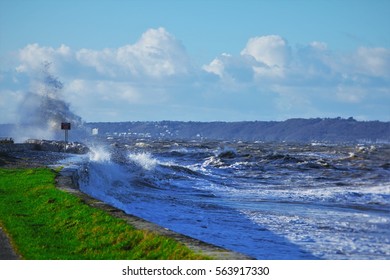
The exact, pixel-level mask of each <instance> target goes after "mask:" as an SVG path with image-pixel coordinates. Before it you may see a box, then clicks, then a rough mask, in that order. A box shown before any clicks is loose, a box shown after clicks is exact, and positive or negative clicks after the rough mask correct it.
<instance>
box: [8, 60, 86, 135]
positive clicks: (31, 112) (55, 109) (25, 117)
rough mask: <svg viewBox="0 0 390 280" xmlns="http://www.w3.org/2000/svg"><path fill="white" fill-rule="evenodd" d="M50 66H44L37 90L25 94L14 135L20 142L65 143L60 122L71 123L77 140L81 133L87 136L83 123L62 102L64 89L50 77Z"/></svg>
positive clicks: (35, 83) (36, 83)
mask: <svg viewBox="0 0 390 280" xmlns="http://www.w3.org/2000/svg"><path fill="white" fill-rule="evenodd" d="M50 65H51V63H49V62H45V63H44V64H43V71H42V73H41V75H42V76H41V77H40V79H39V80H37V81H34V88H35V89H34V90H33V91H29V92H28V93H26V95H25V98H24V99H23V101H22V102H21V104H20V106H19V117H20V119H19V122H18V125H17V126H16V128H15V129H14V132H13V134H14V135H15V138H16V140H17V141H24V140H26V139H28V138H36V139H56V140H59V139H63V132H61V130H60V127H61V122H69V123H71V124H72V130H75V131H76V132H77V134H78V136H80V133H81V134H84V135H85V132H86V129H85V128H84V122H83V121H82V119H81V117H79V116H77V115H76V114H74V113H73V112H72V111H71V110H70V104H69V103H67V102H65V101H64V100H63V99H62V98H61V92H62V89H63V87H64V85H63V83H62V82H61V81H60V80H59V79H58V78H57V77H54V76H53V75H52V74H51V73H50ZM84 135H83V136H84Z"/></svg>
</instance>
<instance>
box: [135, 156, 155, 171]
mask: <svg viewBox="0 0 390 280" xmlns="http://www.w3.org/2000/svg"><path fill="white" fill-rule="evenodd" d="M128 157H129V159H130V160H131V161H132V162H134V163H135V164H137V165H139V166H141V167H142V168H143V169H145V170H153V169H154V168H155V167H156V166H157V164H158V163H159V162H158V161H157V159H155V158H153V157H152V156H151V154H150V153H137V154H132V153H130V154H129V155H128Z"/></svg>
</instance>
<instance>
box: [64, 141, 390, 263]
mask: <svg viewBox="0 0 390 280" xmlns="http://www.w3.org/2000/svg"><path fill="white" fill-rule="evenodd" d="M90 149H91V151H90V153H89V154H87V155H83V156H74V157H72V158H70V159H67V162H68V163H69V164H70V165H74V164H76V165H77V166H78V170H79V177H80V179H79V184H80V188H81V190H82V191H83V192H85V193H86V194H88V195H90V196H92V197H95V198H97V199H99V200H102V201H105V202H106V203H108V204H111V205H113V206H114V207H116V208H119V209H122V210H123V211H125V212H126V213H129V214H132V215H136V216H139V217H141V218H143V219H145V220H148V221H150V222H153V223H156V224H159V225H161V226H163V227H165V228H169V229H171V230H173V231H176V232H179V233H181V234H185V235H188V236H191V237H193V238H196V239H200V240H202V241H205V242H208V243H211V244H214V245H217V246H221V247H224V248H226V249H230V250H233V251H237V252H240V253H243V254H246V255H248V256H250V257H252V258H255V259H274V260H283V259H287V260H293V259H298V260H305V259H310V260H313V259H328V260H337V259H344V260H345V259H346V260H352V259H363V260H366V259H375V260H378V259H390V144H388V143H363V144H356V143H354V144H332V143H320V142H315V143H284V142H275V143H266V142H242V141H210V140H205V139H203V140H202V139H198V140H159V139H129V138H124V137H108V138H107V139H104V140H100V141H98V142H96V143H93V144H90Z"/></svg>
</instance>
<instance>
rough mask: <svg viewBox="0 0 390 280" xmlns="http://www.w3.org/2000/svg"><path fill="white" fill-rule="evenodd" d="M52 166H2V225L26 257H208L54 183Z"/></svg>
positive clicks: (0, 200)
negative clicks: (19, 167)
mask: <svg viewBox="0 0 390 280" xmlns="http://www.w3.org/2000/svg"><path fill="white" fill-rule="evenodd" d="M55 176H56V174H55V172H54V171H53V170H51V169H48V168H34V169H0V225H1V226H2V227H4V228H5V229H6V230H7V232H8V234H9V235H10V236H11V239H12V242H13V245H14V247H15V248H16V250H17V251H18V253H19V254H20V255H21V256H22V257H23V258H24V259H35V260H38V259H45V260H54V259H60V260H68V259H91V260H92V259H105V260H113V259H138V260H140V259H165V260H168V259H206V258H207V257H205V256H202V255H199V254H196V253H194V252H193V251H191V250H190V249H188V248H187V247H185V246H184V245H182V244H180V243H178V242H176V241H175V240H173V239H170V238H167V237H163V236H158V235H156V234H153V233H151V232H147V231H142V230H137V229H134V228H133V227H132V226H131V225H128V224H127V223H126V222H125V221H123V220H121V219H118V218H115V217H112V216H111V215H109V214H108V213H106V212H104V211H103V210H99V209H96V208H93V207H91V206H88V205H86V204H84V203H83V202H82V201H81V200H80V199H79V198H77V197H75V196H73V195H71V194H69V193H66V192H63V191H61V190H58V189H56V188H55Z"/></svg>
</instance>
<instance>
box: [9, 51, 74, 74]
mask: <svg viewBox="0 0 390 280" xmlns="http://www.w3.org/2000/svg"><path fill="white" fill-rule="evenodd" d="M72 56H73V55H72V51H71V49H70V48H69V47H68V46H65V45H61V46H60V47H59V48H57V49H55V48H52V47H40V46H39V45H38V44H30V45H27V46H26V47H25V48H23V49H21V50H20V51H19V57H18V59H19V61H20V64H19V65H18V66H17V67H16V71H18V72H26V73H32V72H35V71H39V70H42V66H43V63H45V62H50V63H52V71H54V72H55V73H58V72H59V67H60V66H62V65H63V64H64V63H66V62H67V61H69V60H71V59H72Z"/></svg>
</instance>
